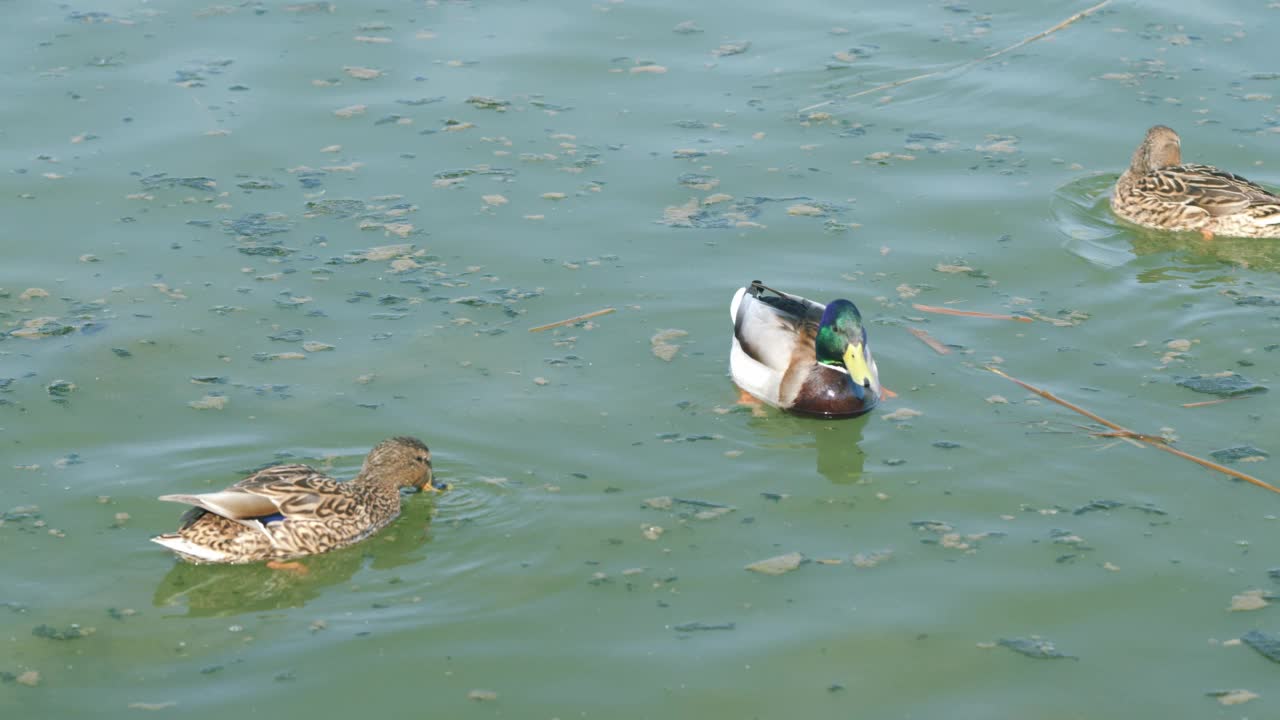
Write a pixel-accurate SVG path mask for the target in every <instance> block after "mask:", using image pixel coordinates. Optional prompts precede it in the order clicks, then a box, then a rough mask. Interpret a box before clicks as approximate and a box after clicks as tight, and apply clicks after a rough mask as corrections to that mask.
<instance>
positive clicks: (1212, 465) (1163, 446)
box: [987, 365, 1280, 493]
mask: <svg viewBox="0 0 1280 720" xmlns="http://www.w3.org/2000/svg"><path fill="white" fill-rule="evenodd" d="M987 369H988V370H990V371H991V372H993V373H995V374H997V375H999V376H1000V377H1002V378H1004V379H1005V380H1009V381H1012V382H1014V383H1016V384H1018V385H1019V386H1020V387H1022V389H1024V390H1028V391H1030V392H1033V393H1035V394H1036V395H1039V396H1040V397H1042V398H1044V399H1045V400H1050V401H1052V402H1055V403H1058V404H1059V405H1061V406H1063V407H1065V408H1067V409H1068V410H1073V411H1075V412H1078V413H1080V414H1081V415H1083V416H1085V417H1087V418H1089V419H1090V420H1092V421H1094V422H1096V423H1098V424H1099V425H1105V426H1106V427H1109V428H1111V429H1112V430H1114V431H1115V432H1114V433H1101V434H1102V435H1103V436H1106V437H1118V438H1123V439H1128V440H1141V441H1142V442H1144V443H1146V444H1148V445H1150V446H1151V447H1154V448H1156V449H1157V450H1164V451H1165V452H1168V453H1173V454H1174V455H1177V456H1178V457H1180V458H1183V459H1185V460H1190V461H1191V462H1193V463H1195V464H1197V465H1200V466H1202V467H1206V468H1209V469H1210V470H1216V471H1218V472H1220V473H1222V474H1224V475H1230V476H1231V477H1233V478H1236V479H1237V480H1243V481H1245V482H1247V483H1249V484H1251V485H1257V486H1258V487H1260V488H1266V489H1267V490H1270V491H1271V492H1273V493H1280V488H1277V487H1276V486H1274V485H1272V484H1270V483H1268V482H1264V481H1262V480H1259V479H1258V478H1256V477H1254V476H1252V475H1246V474H1245V473H1242V472H1240V471H1238V470H1232V469H1231V468H1229V467H1225V466H1223V465H1219V464H1218V463H1216V462H1212V461H1210V460H1205V459H1204V458H1200V457H1196V456H1195V455H1192V454H1191V453H1185V452H1183V451H1181V450H1178V449H1176V448H1174V447H1173V446H1171V445H1169V444H1168V442H1166V441H1165V439H1164V438H1160V437H1155V436H1152V435H1144V434H1142V433H1137V432H1134V431H1132V430H1130V429H1129V428H1127V427H1124V426H1123V425H1117V424H1116V423H1113V422H1111V421H1110V420H1107V419H1106V418H1104V417H1102V416H1100V415H1095V414H1094V413H1091V412H1089V411H1088V410H1085V409H1084V408H1082V407H1080V406H1079V405H1075V404H1073V403H1070V402H1067V401H1066V400H1063V399H1062V398H1060V397H1058V396H1057V395H1054V394H1053V393H1051V392H1049V391H1048V390H1041V389H1040V388H1038V387H1036V386H1035V385H1032V384H1030V383H1026V382H1023V381H1021V380H1019V379H1018V378H1016V377H1013V376H1012V375H1009V374H1008V373H1006V372H1005V371H1003V370H1001V369H999V368H995V367H991V366H990V365H988V366H987Z"/></svg>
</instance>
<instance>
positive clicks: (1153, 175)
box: [1111, 125, 1280, 238]
mask: <svg viewBox="0 0 1280 720" xmlns="http://www.w3.org/2000/svg"><path fill="white" fill-rule="evenodd" d="M1111 208H1112V210H1114V211H1115V213H1116V215H1119V216H1120V217H1122V218H1124V219H1125V220H1128V221H1129V222H1132V223H1136V224H1138V225H1143V226H1145V227H1152V228H1157V229H1160V230H1199V231H1200V232H1201V234H1203V235H1204V236H1205V237H1206V238H1209V237H1212V236H1214V235H1228V236H1231V237H1253V238H1280V197H1278V196H1276V195H1275V194H1273V193H1271V192H1269V191H1267V190H1265V189H1264V188H1262V187H1261V186H1259V185H1257V184H1255V183H1252V182H1250V181H1248V180H1246V179H1244V178H1242V177H1240V176H1239V175H1234V174H1232V173H1229V172H1227V171H1225V170H1219V169H1218V168H1216V167H1213V166H1212V165H1184V164H1182V141H1181V140H1180V139H1179V138H1178V133H1176V132H1174V131H1173V130H1170V129H1169V128H1167V127H1165V126H1163V125H1156V126H1155V127H1153V128H1151V129H1150V130H1148V131H1147V137H1146V138H1145V139H1144V140H1143V141H1142V144H1141V145H1139V146H1138V149H1137V150H1136V151H1135V152H1134V153H1133V160H1132V161H1131V162H1130V164H1129V169H1128V170H1125V171H1124V174H1123V175H1121V176H1120V180H1119V181H1117V182H1116V189H1115V192H1114V193H1112V195H1111Z"/></svg>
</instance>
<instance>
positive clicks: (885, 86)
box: [799, 0, 1111, 113]
mask: <svg viewBox="0 0 1280 720" xmlns="http://www.w3.org/2000/svg"><path fill="white" fill-rule="evenodd" d="M1110 4H1111V0H1102V2H1100V3H1098V4H1097V5H1094V6H1093V7H1091V8H1088V9H1086V10H1081V11H1080V12H1078V13H1076V14H1075V15H1072V16H1071V17H1069V18H1067V19H1066V20H1063V21H1062V22H1060V23H1058V24H1057V25H1054V26H1053V27H1051V28H1049V29H1048V30H1042V31H1040V32H1038V33H1036V34H1035V35H1032V36H1030V37H1025V38H1023V39H1021V40H1019V41H1018V42H1016V43H1014V44H1012V45H1010V46H1009V47H1007V48H1004V49H1003V50H997V51H995V52H993V53H989V54H987V55H983V56H982V57H980V58H974V59H973V60H969V61H968V62H964V63H961V64H959V65H957V66H955V67H953V68H950V69H948V70H934V71H933V72H927V73H923V74H921V75H916V76H914V77H909V78H903V79H902V80H894V81H893V82H890V83H885V84H883V85H877V86H875V87H873V88H867V89H866V90H859V91H858V92H856V93H853V94H852V95H845V99H846V100H852V99H853V98H856V97H861V96H863V95H870V94H872V93H878V92H880V91H882V90H892V89H893V88H896V87H902V86H903V85H906V84H908V83H913V82H915V81H917V80H924V79H926V78H931V77H936V76H938V75H942V74H944V73H948V72H951V71H953V70H966V69H968V68H970V67H973V66H974V65H978V64H979V63H984V62H986V61H988V60H992V59H994V58H998V57H1000V56H1001V55H1004V54H1005V53H1007V52H1011V51H1013V50H1017V49H1018V48H1020V47H1022V46H1024V45H1029V44H1031V43H1033V42H1035V41H1036V40H1040V39H1043V38H1046V37H1048V36H1050V35H1052V34H1054V33H1056V32H1058V31H1059V30H1061V29H1063V28H1065V27H1067V26H1068V25H1071V24H1073V23H1075V22H1077V21H1079V20H1083V19H1084V18H1086V17H1089V16H1090V15H1092V14H1094V13H1095V12H1097V11H1099V10H1101V9H1102V8H1104V7H1106V6H1107V5H1110ZM831 102H832V101H831V100H826V101H824V102H820V103H817V104H816V105H810V106H809V107H806V108H801V109H800V110H799V112H802V113H804V112H808V111H810V110H816V109H817V108H820V107H823V106H825V105H830V104H831Z"/></svg>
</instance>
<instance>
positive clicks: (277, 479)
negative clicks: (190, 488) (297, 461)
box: [160, 465, 332, 521]
mask: <svg viewBox="0 0 1280 720" xmlns="http://www.w3.org/2000/svg"><path fill="white" fill-rule="evenodd" d="M317 480H323V481H327V482H329V483H332V481H331V480H329V479H328V478H327V477H325V476H324V475H323V474H321V473H320V472H318V471H316V470H315V469H314V468H312V467H310V466H309V465H278V466H276V467H270V468H267V469H265V470H261V471H259V472H256V473H254V474H253V475H250V476H249V477H247V478H245V479H243V480H241V481H240V482H238V483H236V484H235V485H232V486H231V487H229V488H227V489H226V490H220V491H218V492H211V493H196V494H179V495H161V496H160V499H161V500H164V501H166V502H180V503H186V504H188V505H194V506H195V507H198V508H202V509H204V510H206V511H208V512H211V513H214V514H216V515H221V516H222V517H225V518H227V519H228V520H237V521H245V520H252V519H254V518H260V517H265V516H267V515H273V514H275V513H283V514H285V515H288V514H290V512H291V511H292V512H298V511H299V510H300V509H301V510H302V511H304V512H305V511H306V509H308V508H310V507H312V506H314V505H315V504H316V503H317V502H318V498H316V497H315V496H316V495H317V494H318V492H323V490H322V489H320V488H317V487H316V485H317V482H316V481H317Z"/></svg>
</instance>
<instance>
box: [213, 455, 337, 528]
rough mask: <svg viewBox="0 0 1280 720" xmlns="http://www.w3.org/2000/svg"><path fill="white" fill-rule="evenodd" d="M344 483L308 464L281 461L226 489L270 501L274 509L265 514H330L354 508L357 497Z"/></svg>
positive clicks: (318, 516)
mask: <svg viewBox="0 0 1280 720" xmlns="http://www.w3.org/2000/svg"><path fill="white" fill-rule="evenodd" d="M344 485H345V483H341V482H339V481H337V480H334V479H333V478H331V477H329V476H327V475H325V474H323V473H321V472H319V471H317V470H315V469H314V468H312V467H310V466H308V465H280V466H277V467H271V468H267V469H266V470H263V471H261V472H258V473H255V474H253V475H250V476H249V477H247V478H245V479H244V480H241V481H240V482H238V483H236V484H235V485H232V486H231V487H230V488H228V489H227V490H225V491H224V493H245V494H248V495H251V496H253V497H255V498H259V499H260V501H261V500H265V501H267V502H270V503H271V505H272V507H273V509H272V510H270V511H268V512H267V513H263V515H268V514H272V513H275V512H279V513H281V514H282V515H285V516H286V517H289V516H295V515H297V516H305V517H313V518H327V517H331V516H333V515H334V514H343V513H349V512H350V511H351V509H352V506H353V505H354V503H355V501H354V499H353V498H352V496H351V495H350V494H349V493H348V492H345V491H344ZM256 517H260V516H256Z"/></svg>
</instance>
